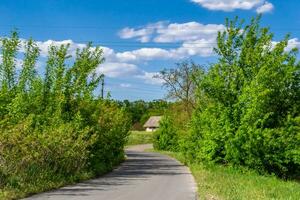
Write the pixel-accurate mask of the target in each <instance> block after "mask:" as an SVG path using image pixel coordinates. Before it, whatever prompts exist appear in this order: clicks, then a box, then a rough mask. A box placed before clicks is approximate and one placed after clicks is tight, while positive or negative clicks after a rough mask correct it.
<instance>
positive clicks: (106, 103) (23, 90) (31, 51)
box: [0, 32, 130, 198]
mask: <svg viewBox="0 0 300 200" xmlns="http://www.w3.org/2000/svg"><path fill="white" fill-rule="evenodd" d="M1 42H2V46H1V52H2V58H3V59H2V63H1V64H0V178H1V179H0V198H2V196H1V194H2V192H1V190H10V191H13V192H12V193H10V194H8V195H6V196H8V197H9V198H19V197H22V196H24V195H25V194H28V193H33V192H39V191H42V190H47V189H50V188H53V187H58V186H61V185H63V184H66V183H69V182H73V181H76V180H78V179H82V178H87V177H92V176H94V175H97V174H101V173H104V172H107V171H109V170H111V169H112V168H113V166H115V165H116V164H118V163H120V162H121V161H122V160H123V159H124V150H123V148H124V145H125V143H126V141H127V135H128V131H129V128H130V120H129V117H128V116H127V114H126V113H125V111H124V110H122V109H120V108H119V107H118V105H117V104H116V103H114V102H113V101H111V100H109V99H106V100H105V99H100V98H98V97H95V95H94V90H95V89H96V88H97V87H98V85H99V82H100V81H101V80H102V79H103V78H104V77H103V75H101V74H98V73H96V68H97V67H99V65H100V64H101V63H102V62H103V61H104V58H103V51H102V50H101V49H100V48H99V47H95V48H94V47H92V46H91V44H87V45H86V47H85V48H83V49H78V50H77V52H76V57H75V60H74V63H73V64H72V63H71V62H68V63H70V65H71V66H67V64H66V63H67V59H69V58H70V56H69V55H68V49H69V45H61V46H50V47H49V52H48V59H47V64H46V70H45V75H44V76H39V74H38V73H37V72H36V70H35V69H36V66H35V65H36V62H37V59H38V57H39V49H38V47H37V45H36V44H35V42H34V41H33V40H29V41H27V42H26V44H25V46H24V49H25V54H24V60H23V66H22V69H21V71H20V72H18V73H17V70H16V63H15V60H16V55H17V52H18V49H19V47H20V40H19V38H18V34H17V33H16V32H13V33H12V35H11V37H10V38H9V37H7V38H3V39H2V40H1ZM23 45H24V44H23ZM4 194H7V192H6V193H4ZM6 196H5V198H6ZM8 197H7V198H8ZM3 198H4V197H3Z"/></svg>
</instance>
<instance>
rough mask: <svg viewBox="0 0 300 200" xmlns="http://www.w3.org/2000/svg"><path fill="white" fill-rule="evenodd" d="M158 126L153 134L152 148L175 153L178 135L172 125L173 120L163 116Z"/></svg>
mask: <svg viewBox="0 0 300 200" xmlns="http://www.w3.org/2000/svg"><path fill="white" fill-rule="evenodd" d="M159 124H160V126H159V129H158V130H157V131H156V132H155V133H154V142H153V146H154V148H155V149H158V150H166V151H168V150H172V151H176V150H177V149H178V135H177V134H178V133H177V129H176V128H175V126H174V125H173V120H172V119H171V118H170V117H169V116H164V117H163V118H162V120H161V121H160V123H159Z"/></svg>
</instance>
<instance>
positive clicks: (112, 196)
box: [27, 145, 196, 200]
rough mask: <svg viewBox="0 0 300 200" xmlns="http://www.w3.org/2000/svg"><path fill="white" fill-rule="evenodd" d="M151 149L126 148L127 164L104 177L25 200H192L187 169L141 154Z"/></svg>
mask: <svg viewBox="0 0 300 200" xmlns="http://www.w3.org/2000/svg"><path fill="white" fill-rule="evenodd" d="M150 147H151V145H138V146H134V147H131V148H129V149H127V150H126V155H127V159H126V161H125V162H124V163H123V164H122V165H121V166H120V167H119V168H117V169H115V170H114V171H112V172H111V173H109V174H107V175H105V176H102V177H100V178H97V179H93V180H89V181H85V182H82V183H78V184H76V185H72V186H67V187H63V188H61V189H58V190H53V191H50V192H46V193H42V194H38V195H35V196H32V197H29V198H27V200H37V199H40V200H44V199H45V200H46V199H47V200H48V199H50V200H69V199H70V200H71V199H72V200H79V199H80V200H195V199H196V184H195V182H194V179H193V177H192V175H191V173H190V171H189V170H188V168H187V167H185V166H183V165H182V164H180V163H179V162H178V161H176V160H175V159H172V158H169V157H167V156H164V155H160V154H158V153H149V152H143V150H144V149H147V148H150Z"/></svg>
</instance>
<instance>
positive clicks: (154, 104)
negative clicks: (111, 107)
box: [118, 100, 171, 130]
mask: <svg viewBox="0 0 300 200" xmlns="http://www.w3.org/2000/svg"><path fill="white" fill-rule="evenodd" d="M118 104H119V106H120V107H122V108H124V109H125V111H126V113H128V114H129V116H130V117H131V121H132V127H131V128H132V130H144V127H143V125H144V123H145V122H146V121H147V120H148V119H149V117H151V116H161V115H163V114H164V113H165V111H166V110H167V109H168V108H169V107H170V105H171V103H170V102H167V101H165V100H153V101H144V100H137V101H132V102H131V101H129V100H124V101H118Z"/></svg>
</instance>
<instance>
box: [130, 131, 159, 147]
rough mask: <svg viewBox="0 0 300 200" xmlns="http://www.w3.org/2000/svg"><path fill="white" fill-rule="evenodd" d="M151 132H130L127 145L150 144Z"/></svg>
mask: <svg viewBox="0 0 300 200" xmlns="http://www.w3.org/2000/svg"><path fill="white" fill-rule="evenodd" d="M152 142H153V132H146V131H130V133H129V136H128V142H127V145H128V146H130V145H138V144H152Z"/></svg>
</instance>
